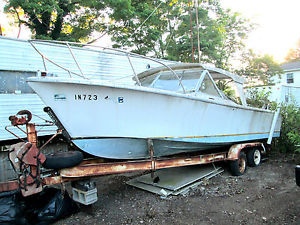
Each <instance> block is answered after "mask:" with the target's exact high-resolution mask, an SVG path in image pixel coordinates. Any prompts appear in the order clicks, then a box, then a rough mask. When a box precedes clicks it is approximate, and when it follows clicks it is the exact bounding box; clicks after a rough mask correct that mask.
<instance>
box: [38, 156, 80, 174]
mask: <svg viewBox="0 0 300 225" xmlns="http://www.w3.org/2000/svg"><path fill="white" fill-rule="evenodd" d="M82 160H83V154H82V153H81V152H79V151H69V152H56V153H53V154H50V155H46V160H45V162H44V163H43V167H45V168H47V169H56V170H58V169H63V168H69V167H73V166H76V165H78V164H79V163H81V162H82Z"/></svg>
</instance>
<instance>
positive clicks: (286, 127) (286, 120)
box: [247, 88, 300, 153]
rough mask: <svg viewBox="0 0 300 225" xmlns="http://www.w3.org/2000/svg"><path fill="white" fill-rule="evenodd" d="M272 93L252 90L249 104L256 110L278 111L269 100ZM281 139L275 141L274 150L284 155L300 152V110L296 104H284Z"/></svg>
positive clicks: (281, 112)
mask: <svg viewBox="0 0 300 225" xmlns="http://www.w3.org/2000/svg"><path fill="white" fill-rule="evenodd" d="M269 95H270V91H268V90H262V91H259V90H258V89H257V88H252V89H251V90H250V91H249V92H248V96H249V97H248V98H247V103H248V104H249V105H250V106H253V107H256V108H268V109H271V110H276V109H277V108H278V107H279V106H278V105H277V104H276V103H275V102H271V101H270V100H269ZM280 115H281V131H280V137H279V138H275V139H274V140H273V148H272V149H274V150H276V151H279V152H283V153H295V152H300V108H299V107H297V106H296V105H295V104H294V103H291V104H283V105H281V109H280Z"/></svg>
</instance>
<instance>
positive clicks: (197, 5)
mask: <svg viewBox="0 0 300 225" xmlns="http://www.w3.org/2000/svg"><path fill="white" fill-rule="evenodd" d="M195 8H196V24H197V40H198V57H199V63H200V60H201V51H200V39H199V20H198V8H199V1H198V0H196V4H195Z"/></svg>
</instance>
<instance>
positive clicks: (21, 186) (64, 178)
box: [0, 110, 266, 197]
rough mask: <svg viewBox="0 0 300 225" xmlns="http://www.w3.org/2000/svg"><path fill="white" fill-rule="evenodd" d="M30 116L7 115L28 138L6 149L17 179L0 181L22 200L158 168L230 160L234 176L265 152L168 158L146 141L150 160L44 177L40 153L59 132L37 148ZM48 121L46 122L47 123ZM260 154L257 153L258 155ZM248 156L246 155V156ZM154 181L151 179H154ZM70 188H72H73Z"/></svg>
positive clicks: (99, 162) (243, 148)
mask: <svg viewBox="0 0 300 225" xmlns="http://www.w3.org/2000/svg"><path fill="white" fill-rule="evenodd" d="M31 118H32V114H31V113H30V112H29V111H27V110H22V111H20V112H18V113H17V114H16V115H13V116H10V117H9V120H10V121H11V126H13V127H17V128H18V129H21V128H20V127H19V126H26V131H24V130H23V129H21V130H22V131H23V132H24V133H26V135H27V139H22V138H20V137H18V136H16V135H15V134H14V133H13V132H11V131H10V130H9V127H11V126H7V127H6V130H7V131H9V132H10V133H12V134H13V135H15V136H16V137H17V138H18V139H20V140H21V141H22V142H20V143H17V144H15V145H13V146H12V147H11V148H10V149H9V160H10V162H11V164H12V166H13V168H14V170H15V172H16V173H17V176H18V178H17V179H16V180H12V181H7V182H1V183H0V192H7V191H13V190H20V191H21V193H22V195H23V196H24V197H26V196H30V195H33V194H36V193H39V192H41V191H42V190H43V188H44V187H45V186H49V185H54V184H63V183H65V182H70V181H71V182H73V181H80V180H87V179H89V178H92V177H96V176H102V175H108V174H121V173H127V172H133V171H151V172H152V175H153V173H154V172H155V170H157V169H163V168H171V167H181V166H189V165H200V164H208V163H214V162H219V161H229V162H230V168H231V170H232V172H233V175H242V174H243V173H244V172H245V171H246V164H247V159H246V154H245V152H246V153H248V152H250V153H248V154H251V155H250V160H251V159H252V162H248V164H249V163H250V165H251V163H252V166H256V165H258V164H259V163H260V159H261V158H260V153H265V152H266V149H265V147H264V145H263V144H262V143H261V142H255V143H243V144H235V145H232V146H231V147H230V148H229V150H228V151H224V152H217V153H212V154H201V155H192V156H186V155H185V156H174V157H168V158H154V157H153V151H154V149H153V142H152V140H151V139H149V140H148V149H149V156H150V157H149V159H143V160H133V161H111V160H107V159H103V158H93V159H85V160H83V161H82V162H81V163H79V164H78V165H75V166H73V167H70V168H62V169H55V170H52V171H51V174H49V173H48V174H47V175H45V176H44V175H43V173H42V172H41V169H42V168H43V164H44V162H45V161H46V159H47V156H46V155H45V154H43V152H42V150H43V148H44V147H45V145H47V144H48V143H49V142H50V141H51V140H52V139H53V138H55V137H56V136H57V135H58V134H60V133H62V131H61V130H57V132H56V134H54V135H53V136H52V137H50V138H49V140H48V141H46V142H45V144H43V145H42V146H41V147H38V146H37V145H38V135H37V131H36V126H39V125H37V124H34V123H30V120H31ZM48 122H49V121H48ZM258 153H259V154H258ZM247 157H248V155H247ZM153 178H154V176H153ZM72 186H73V185H72Z"/></svg>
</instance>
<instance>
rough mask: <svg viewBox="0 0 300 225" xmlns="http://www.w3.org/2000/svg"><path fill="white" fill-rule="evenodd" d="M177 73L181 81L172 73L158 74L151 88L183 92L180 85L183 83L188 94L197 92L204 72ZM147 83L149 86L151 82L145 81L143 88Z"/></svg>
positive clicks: (184, 71)
mask: <svg viewBox="0 0 300 225" xmlns="http://www.w3.org/2000/svg"><path fill="white" fill-rule="evenodd" d="M175 72H176V74H177V75H178V77H179V79H180V81H179V80H178V78H177V77H176V76H175V75H174V74H173V73H172V72H171V71H164V72H160V73H159V74H158V77H157V78H156V79H154V82H153V84H152V85H151V86H152V87H154V88H158V89H163V90H168V91H176V92H182V91H183V90H182V87H181V84H180V82H181V83H182V85H183V87H184V90H185V91H186V92H192V91H195V88H196V85H197V83H198V81H199V78H200V76H201V72H202V71H199V70H182V71H175ZM150 80H153V78H152V79H151V78H150ZM147 83H148V84H149V83H150V82H149V81H148V82H147V81H146V79H145V80H144V81H143V83H142V84H143V86H145V84H147Z"/></svg>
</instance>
